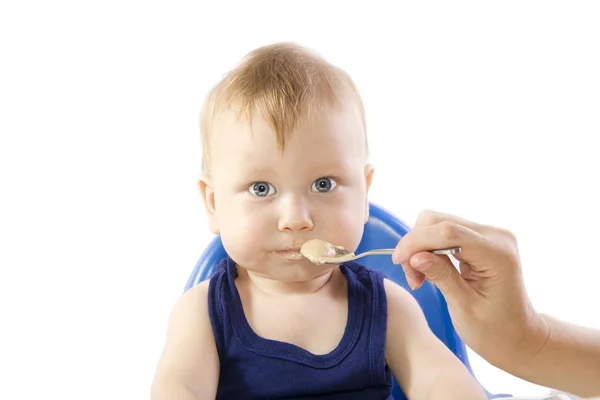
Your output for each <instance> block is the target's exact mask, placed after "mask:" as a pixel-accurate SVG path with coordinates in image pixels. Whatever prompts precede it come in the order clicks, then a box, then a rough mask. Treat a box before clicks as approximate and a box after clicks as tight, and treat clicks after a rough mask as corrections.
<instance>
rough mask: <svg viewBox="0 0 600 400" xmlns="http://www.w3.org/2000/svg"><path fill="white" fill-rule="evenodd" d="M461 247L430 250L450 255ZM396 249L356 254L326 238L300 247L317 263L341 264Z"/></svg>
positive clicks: (438, 253) (433, 252)
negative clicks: (327, 240) (329, 241)
mask: <svg viewBox="0 0 600 400" xmlns="http://www.w3.org/2000/svg"><path fill="white" fill-rule="evenodd" d="M461 251H462V249H461V248H460V247H450V248H447V249H436V250H430V252H431V253H432V254H437V255H450V254H457V253H460V252H461ZM393 252H394V249H375V250H369V251H365V252H364V253H360V254H356V255H355V254H354V253H351V252H349V251H348V250H346V249H344V248H343V247H341V246H334V245H332V244H331V243H328V242H326V241H324V240H319V239H312V240H309V241H307V242H305V243H304V244H303V245H302V248H301V249H300V254H302V255H303V256H304V257H305V258H307V259H309V260H310V261H312V262H313V263H315V264H334V265H339V264H343V263H345V262H348V261H354V260H357V259H359V258H363V257H366V256H375V255H391V254H392V253H393Z"/></svg>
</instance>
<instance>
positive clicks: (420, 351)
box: [385, 279, 486, 400]
mask: <svg viewBox="0 0 600 400" xmlns="http://www.w3.org/2000/svg"><path fill="white" fill-rule="evenodd" d="M385 290H386V295H387V304H388V325H387V333H386V349H385V358H386V361H387V363H388V365H389V367H390V369H391V370H392V373H393V374H394V377H395V378H396V380H397V381H398V383H399V384H400V387H402V390H403V391H404V393H405V394H406V396H407V398H409V399H428V400H435V399H444V400H450V399H461V400H464V399H474V400H475V399H486V396H485V393H484V392H483V390H482V389H481V387H480V386H479V384H478V383H477V382H476V381H475V380H474V379H473V378H472V377H471V375H470V374H469V372H468V371H467V369H466V367H465V366H464V365H463V364H462V363H461V362H460V360H459V359H458V358H456V356H455V355H454V354H452V352H451V351H450V350H449V349H448V348H447V347H446V346H445V345H444V344H443V343H442V342H441V341H440V340H439V339H438V338H437V337H436V336H435V335H434V334H433V332H431V330H430V329H429V326H428V325H427V320H426V319H425V316H424V315H423V312H422V310H421V308H420V307H419V305H418V303H417V302H416V300H415V299H414V298H413V297H412V296H411V295H410V294H409V293H408V292H407V291H406V290H404V289H403V288H401V287H400V286H398V285H396V284H395V283H393V282H391V281H389V280H387V279H386V280H385Z"/></svg>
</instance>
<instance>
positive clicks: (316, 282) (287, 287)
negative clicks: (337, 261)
mask: <svg viewBox="0 0 600 400" xmlns="http://www.w3.org/2000/svg"><path fill="white" fill-rule="evenodd" d="M335 271H337V272H335ZM338 274H339V270H338V269H337V268H334V269H330V270H328V271H325V272H324V273H323V274H322V275H319V276H317V277H315V278H312V279H310V280H307V281H300V282H282V281H278V280H275V279H270V278H267V277H265V276H262V275H260V274H256V273H254V272H252V271H248V270H246V269H244V268H240V267H238V277H240V278H242V279H247V280H248V281H249V283H250V284H251V285H252V286H254V287H255V288H256V289H258V290H260V291H261V292H263V293H265V294H268V295H270V296H278V297H284V296H295V295H310V294H315V293H317V292H320V291H322V290H323V289H324V288H326V287H329V286H331V284H332V283H335V282H337V281H338V279H334V278H336V277H337V275H338Z"/></svg>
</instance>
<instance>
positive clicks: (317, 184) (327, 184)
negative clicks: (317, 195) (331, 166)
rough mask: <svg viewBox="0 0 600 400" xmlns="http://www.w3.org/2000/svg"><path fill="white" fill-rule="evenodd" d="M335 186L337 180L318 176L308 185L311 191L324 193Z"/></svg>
mask: <svg viewBox="0 0 600 400" xmlns="http://www.w3.org/2000/svg"><path fill="white" fill-rule="evenodd" d="M336 186H337V182H336V181H334V180H333V179H331V178H319V179H317V180H316V181H314V182H313V184H312V186H311V187H310V190H311V191H313V192H321V193H325V192H329V191H330V190H333V188H334V187H336Z"/></svg>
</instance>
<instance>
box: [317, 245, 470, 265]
mask: <svg viewBox="0 0 600 400" xmlns="http://www.w3.org/2000/svg"><path fill="white" fill-rule="evenodd" d="M461 251H462V248H460V247H450V248H447V249H436V250H430V253H432V254H436V255H448V254H457V253H460V252H461ZM393 252H394V249H375V250H369V251H365V252H364V253H360V254H356V255H354V256H352V257H351V258H345V257H340V261H337V260H336V261H333V260H331V261H329V262H327V263H326V264H339V263H341V262H346V261H354V260H358V259H359V258H363V257H366V256H379V255H391V254H392V253H393Z"/></svg>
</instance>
